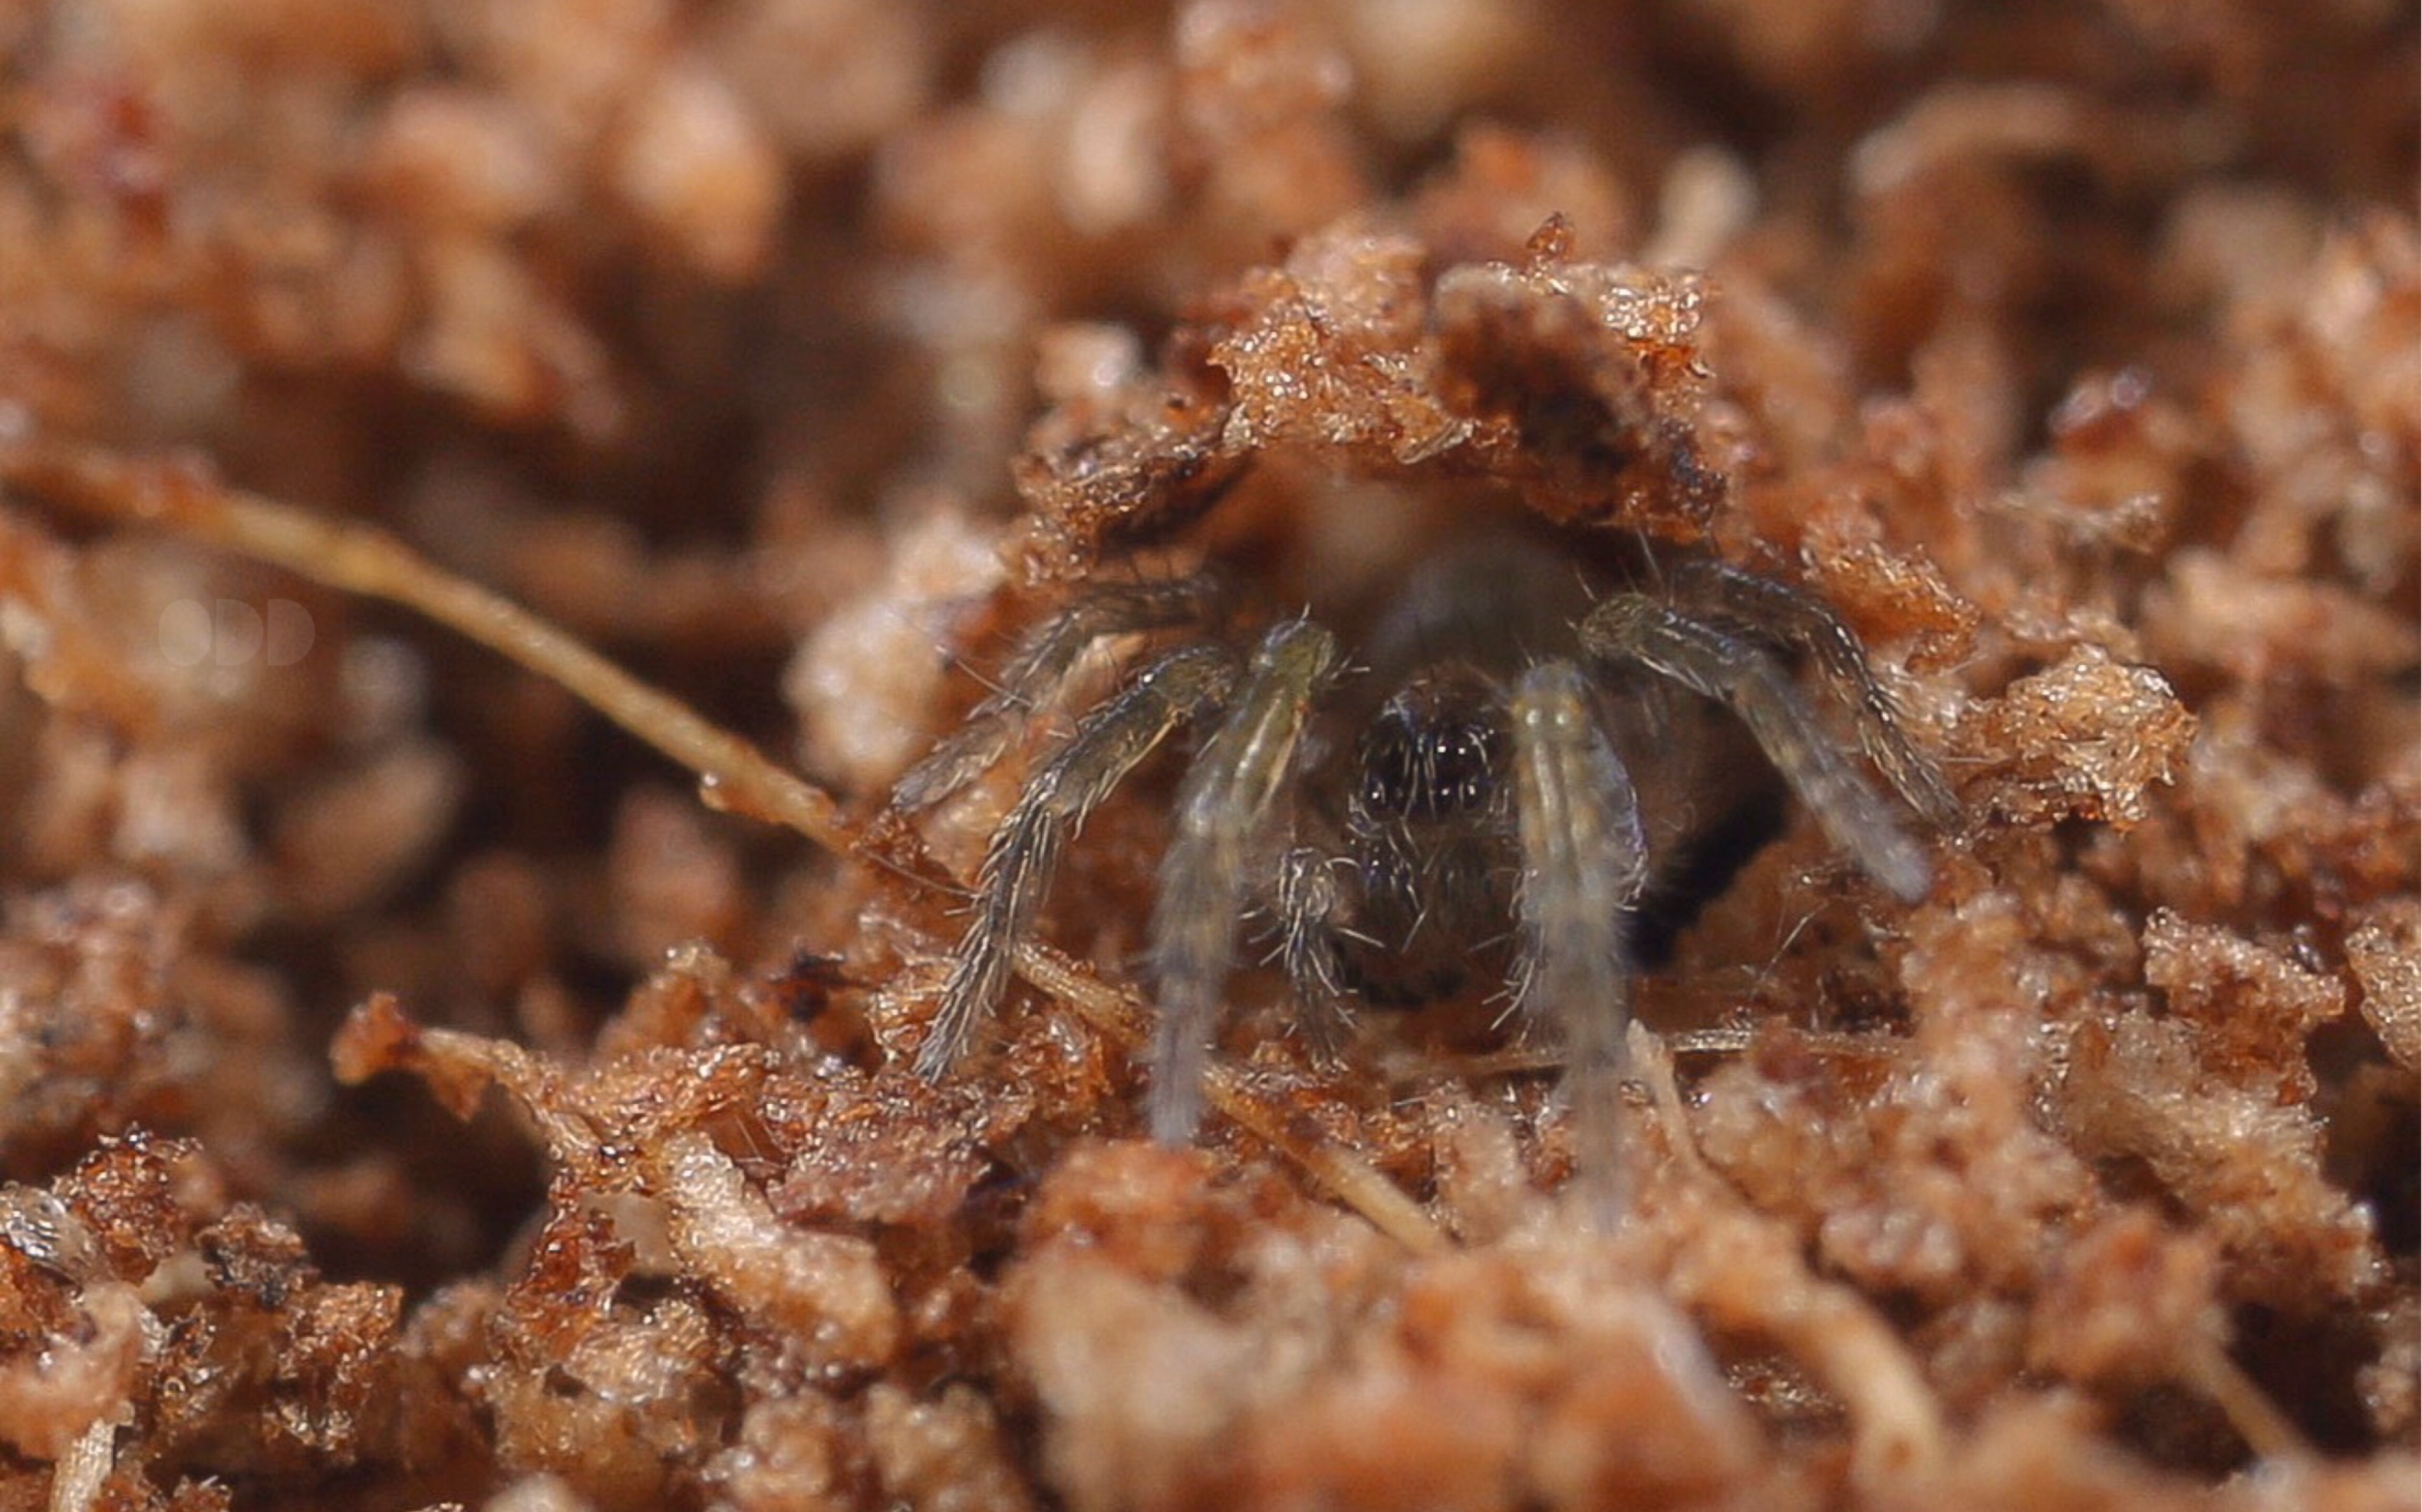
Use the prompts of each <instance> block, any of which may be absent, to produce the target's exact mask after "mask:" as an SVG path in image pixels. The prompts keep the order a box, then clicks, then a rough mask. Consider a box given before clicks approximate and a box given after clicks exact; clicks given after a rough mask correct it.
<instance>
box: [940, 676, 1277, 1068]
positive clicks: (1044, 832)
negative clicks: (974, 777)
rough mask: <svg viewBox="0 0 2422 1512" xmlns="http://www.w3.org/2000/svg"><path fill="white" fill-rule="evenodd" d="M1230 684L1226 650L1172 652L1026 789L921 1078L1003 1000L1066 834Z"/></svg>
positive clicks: (999, 838) (963, 948)
mask: <svg viewBox="0 0 2422 1512" xmlns="http://www.w3.org/2000/svg"><path fill="white" fill-rule="evenodd" d="M1235 685H1236V659H1235V656H1234V655H1233V654H1231V653H1230V652H1229V651H1228V650H1227V649H1226V648H1224V647H1221V646H1215V645H1194V646H1186V647H1181V648H1180V649H1178V650H1176V651H1172V652H1171V653H1169V654H1167V655H1165V656H1163V657H1161V658H1160V659H1159V660H1158V661H1156V662H1154V663H1153V664H1152V665H1151V666H1150V667H1148V668H1146V669H1144V670H1143V671H1142V672H1141V673H1140V674H1139V675H1138V676H1137V677H1136V679H1135V681H1134V682H1132V683H1130V684H1129V685H1127V686H1126V688H1125V689H1124V690H1123V691H1122V692H1120V693H1119V694H1117V695H1116V696H1115V697H1113V698H1112V699H1111V700H1110V701H1109V702H1107V703H1105V704H1103V705H1102V706H1101V707H1100V708H1099V709H1096V710H1095V711H1094V712H1093V713H1092V714H1090V715H1088V716H1086V717H1085V718H1084V720H1083V721H1082V722H1080V723H1079V724H1078V725H1077V731H1076V733H1074V734H1072V735H1070V736H1069V737H1068V740H1067V743H1066V744H1064V745H1062V747H1061V748H1059V749H1058V750H1057V751H1056V752H1054V753H1053V754H1052V756H1051V757H1050V759H1049V760H1048V761H1046V763H1045V764H1044V765H1043V769H1042V770H1041V771H1039V772H1037V773H1035V775H1034V777H1033V779H1032V780H1030V781H1029V782H1028V783H1027V785H1026V791H1025V792H1024V793H1022V794H1020V795H1019V796H1018V799H1017V802H1016V804H1015V805H1014V806H1013V807H1012V808H1011V809H1010V811H1009V816H1008V817H1007V818H1006V819H1004V820H1002V821H1001V826H1000V827H999V829H997V830H995V831H994V832H993V837H992V845H991V848H990V849H989V850H988V851H987V852H986V853H985V856H984V864H983V880H982V881H981V883H980V884H979V885H978V888H977V892H976V906H975V921H974V922H973V923H972V924H970V925H968V927H967V937H966V938H965V939H964V940H962V941H961V942H960V944H959V950H958V955H957V957H956V959H954V960H953V961H952V963H951V974H950V977H949V979H948V980H947V981H946V982H945V983H944V984H943V986H942V1005H941V1008H940V1010H939V1011H938V1012H936V1015H935V1016H934V1026H933V1028H932V1029H931V1030H930V1031H929V1032H927V1034H926V1036H925V1043H924V1045H923V1047H921V1048H920V1049H919V1050H918V1052H917V1071H918V1074H919V1075H920V1076H923V1077H925V1078H927V1079H934V1078H938V1077H940V1076H941V1075H942V1074H943V1073H945V1072H947V1071H948V1070H950V1068H951V1067H952V1065H954V1064H956V1063H957V1062H958V1059H959V1057H960V1055H961V1054H963V1053H964V1052H965V1051H966V1049H967V1037H968V1035H969V1033H970V1032H972V1031H973V1029H974V1027H975V1022H976V1020H977V1018H979V1017H980V1016H983V1015H985V1014H988V1013H990V1012H991V1011H992V1010H993V1008H994V1007H995V1006H996V1005H997V1004H998V1003H999V1001H1000V995H1001V991H1002V989H1003V988H1004V987H1006V986H1007V985H1008V984H1009V967H1010V957H1011V956H1012V955H1013V954H1014V953H1015V951H1016V949H1017V947H1018V945H1019V943H1020V942H1022V941H1024V940H1025V939H1026V938H1027V937H1029V936H1030V935H1031V934H1032V933H1033V932H1034V914H1035V910H1036V909H1037V908H1039V907H1040V906H1042V903H1043V897H1044V894H1045V893H1046V892H1047V891H1049V890H1050V888H1051V877H1052V874H1053V873H1055V872H1057V871H1058V870H1059V867H1060V853H1061V850H1062V846H1064V845H1065V844H1066V843H1067V839H1068V836H1069V834H1070V833H1071V832H1073V831H1074V830H1076V829H1077V827H1080V826H1082V825H1083V824H1084V822H1085V816H1086V815H1087V814H1090V813H1092V812H1093V810H1094V809H1095V808H1096V807H1098V806H1099V805H1100V803H1101V801H1102V800H1103V799H1104V798H1106V797H1108V796H1109V794H1110V790H1111V789H1112V788H1114V787H1116V786H1118V784H1119V782H1120V780H1122V779H1124V777H1125V776H1126V775H1127V773H1129V772H1131V771H1133V770H1134V769H1135V766H1136V764H1137V763H1139V762H1140V761H1142V760H1143V759H1144V758H1145V757H1146V756H1148V755H1150V754H1152V752H1153V750H1154V748H1156V747H1158V746H1159V745H1160V743H1161V742H1162V741H1164V740H1166V739H1168V738H1169V735H1170V733H1171V732H1172V731H1174V730H1175V729H1176V728H1177V727H1178V726H1179V725H1181V724H1183V723H1186V722H1187V721H1188V720H1190V719H1192V718H1194V717H1197V716H1198V715H1200V714H1202V713H1203V711H1205V710H1208V709H1213V708H1217V707H1219V705H1220V704H1221V703H1223V702H1224V701H1226V700H1227V698H1228V696H1229V694H1230V693H1231V692H1232V691H1234V689H1235Z"/></svg>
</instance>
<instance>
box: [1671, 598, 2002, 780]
mask: <svg viewBox="0 0 2422 1512" xmlns="http://www.w3.org/2000/svg"><path fill="white" fill-rule="evenodd" d="M1674 591H1675V597H1676V599H1677V600H1678V601H1679V602H1680V603H1682V604H1683V605H1685V606H1687V607H1688V608H1689V609H1690V610H1691V612H1693V613H1694V614H1700V615H1702V616H1703V617H1705V616H1714V617H1717V618H1720V619H1722V621H1724V622H1726V623H1728V624H1737V625H1738V626H1739V627H1740V629H1741V631H1742V633H1743V634H1745V635H1748V636H1751V637H1759V636H1766V637H1771V638H1775V639H1777V640H1780V641H1781V642H1782V643H1783V644H1785V645H1786V646H1789V647H1792V648H1794V649H1797V650H1798V651H1800V652H1801V654H1805V655H1806V656H1807V657H1808V658H1809V660H1810V661H1811V662H1812V663H1814V664H1815V666H1816V671H1817V674H1818V675H1819V676H1820V677H1822V678H1823V679H1824V681H1825V683H1826V684H1827V685H1829V686H1830V687H1831V688H1832V692H1833V696H1834V697H1835V698H1837V699H1839V700H1840V701H1841V702H1842V703H1843V705H1844V706H1845V707H1846V708H1848V710H1849V712H1850V717H1851V722H1852V725H1853V728H1854V729H1855V731H1856V732H1857V735H1858V740H1859V745H1860V746H1861V748H1864V750H1865V751H1866V753H1867V758H1868V760H1870V761H1872V762H1874V763H1875V764H1876V769H1877V770H1878V771H1880V772H1882V773H1883V774H1884V780H1886V781H1888V782H1890V783H1891V784H1892V785H1893V789H1894V791H1895V792H1896V793H1898V794H1899V795H1901V797H1902V799H1903V800H1904V801H1905V802H1907V803H1908V804H1909V806H1910V807H1911V809H1913V810H1915V811H1917V814H1918V816H1919V817H1920V818H1922V819H1924V820H1925V821H1926V822H1927V824H1929V825H1932V826H1934V827H1937V828H1949V827H1951V826H1952V825H1953V824H1954V823H1956V822H1957V821H1958V817H1959V800H1958V798H1956V797H1954V796H1952V795H1951V789H1950V787H1949V785H1948V784H1946V783H1945V782H1944V781H1943V780H1942V772H1941V771H1940V770H1938V769H1937V768H1936V766H1935V764H1934V763H1933V761H1932V760H1931V759H1929V758H1928V757H1927V754H1926V753H1925V752H1924V751H1922V750H1920V749H1918V748H1917V746H1916V745H1915V744H1914V743H1913V742H1912V741H1911V739H1910V738H1909V732H1908V731H1907V730H1905V729H1903V728H1902V725H1901V718H1900V711H1899V710H1898V709H1896V708H1895V707H1894V705H1893V699H1892V695H1891V694H1890V693H1889V692H1887V691H1885V688H1884V685H1882V684H1881V683H1879V682H1878V681H1877V680H1876V672H1875V669H1874V668H1872V667H1870V666H1868V665H1867V654H1866V652H1865V650H1864V648H1862V647H1861V646H1860V644H1859V638H1858V636H1857V635H1855V634H1854V633H1852V631H1851V629H1850V627H1849V626H1848V625H1847V624H1844V623H1843V622H1842V617H1841V616H1840V615H1838V614H1835V613H1834V612H1833V610H1832V606H1829V605H1828V604H1826V603H1825V602H1824V600H1822V599H1819V598H1817V597H1816V595H1814V594H1812V593H1810V592H1808V591H1806V590H1805V589H1800V588H1794V587H1792V586H1791V585H1790V584H1788V583H1779V582H1776V581H1775V580H1774V579H1772V578H1770V577H1760V576H1758V575H1756V574H1754V573H1745V572H1742V571H1741V570H1740V569H1739V568H1738V567H1732V566H1727V565H1725V564H1724V563H1722V562H1720V561H1708V560H1695V561H1691V562H1689V563H1687V564H1685V565H1684V566H1683V567H1681V568H1680V569H1679V570H1678V571H1676V572H1675V575H1674Z"/></svg>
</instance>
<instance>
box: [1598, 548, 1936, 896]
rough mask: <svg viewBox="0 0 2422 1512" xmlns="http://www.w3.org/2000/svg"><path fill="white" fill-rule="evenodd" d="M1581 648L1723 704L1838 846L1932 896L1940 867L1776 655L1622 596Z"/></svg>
mask: <svg viewBox="0 0 2422 1512" xmlns="http://www.w3.org/2000/svg"><path fill="white" fill-rule="evenodd" d="M1581 646H1582V649H1583V650H1585V651H1587V652H1588V653H1589V654H1590V655H1591V656H1592V657H1593V658H1594V659H1596V660H1597V661H1599V662H1603V663H1606V664H1608V665H1610V666H1619V665H1621V664H1623V663H1626V662H1634V663H1638V664H1639V665H1640V666H1643V667H1645V668H1647V669H1649V670H1651V671H1653V672H1655V673H1657V674H1658V675H1659V676H1661V677H1666V678H1670V679H1672V680H1673V681H1674V682H1675V683H1678V684H1680V685H1682V686H1684V687H1687V688H1689V689H1691V691H1692V692H1694V693H1699V694H1703V695H1705V696H1706V697H1708V698H1713V699H1719V700H1722V701H1723V702H1724V703H1725V704H1726V705H1727V706H1728V707H1730V708H1731V709H1732V711H1733V713H1734V714H1735V715H1737V716H1738V717H1739V718H1740V721H1741V722H1742V723H1743V724H1745V725H1747V726H1748V727H1749V731H1750V733H1751V734H1752V735H1754V736H1755V737H1756V739H1757V743H1758V745H1759V747H1760V748H1762V749H1764V750H1765V752H1766V755H1767V759H1768V760H1769V761H1771V762H1772V763H1774V766H1775V770H1777V771H1779V772H1781V773H1782V774H1783V779H1784V780H1785V781H1786V782H1788V783H1790V784H1791V790H1792V791H1793V792H1794V793H1796V794H1798V795H1799V797H1800V801H1801V803H1803V804H1805V805H1807V807H1808V811H1809V812H1811V813H1813V814H1815V815H1816V822H1817V824H1819V825H1820V826H1822V827H1824V830H1825V833H1826V836H1827V837H1828V838H1829V839H1831V840H1832V843H1833V844H1834V846H1835V847H1836V848H1838V849H1840V850H1841V851H1843V852H1845V853H1846V854H1848V856H1850V857H1851V858H1853V859H1855V860H1856V861H1857V862H1858V863H1859V865H1860V867H1861V868H1863V869H1864V871H1865V872H1866V874H1868V875H1869V876H1871V877H1874V878H1875V879H1876V880H1877V881H1878V882H1879V883H1880V884H1882V886H1883V887H1884V888H1885V890H1888V891H1890V892H1891V893H1892V894H1893V895H1894V896H1895V897H1896V898H1899V899H1900V900H1901V901H1902V902H1904V903H1915V902H1916V901H1918V900H1919V899H1920V898H1923V897H1925V896H1926V890H1927V887H1928V886H1929V885H1930V883H1931V880H1932V875H1933V872H1932V868H1931V867H1930V866H1929V865H1928V864H1927V858H1926V852H1925V851H1924V849H1922V848H1921V847H1920V846H1919V845H1918V843H1917V842H1915V841H1914V840H1912V839H1911V838H1910V835H1909V832H1908V831H1907V830H1906V829H1904V828H1903V827H1901V823H1900V820H1899V818H1898V816H1897V815H1896V814H1895V812H1894V810H1893V805H1892V804H1891V802H1890V801H1889V800H1887V799H1886V798H1885V797H1884V796H1883V795H1882V794H1880V793H1879V792H1878V791H1877V790H1876V789H1875V788H1874V786H1872V785H1871V784H1870V783H1869V782H1868V781H1867V780H1866V779H1865V778H1864V777H1861V776H1860V775H1859V773H1858V770H1857V768H1855V767H1853V766H1852V765H1851V764H1850V762H1849V759H1848V757H1847V756H1845V755H1844V754H1843V752H1842V750H1841V748H1840V747H1838V746H1836V745H1835V744H1834V743H1833V741H1832V738H1831V737H1829V736H1828V735H1827V734H1826V733H1825V732H1824V730H1823V729H1822V728H1820V727H1819V726H1818V725H1817V723H1816V718H1815V717H1814V716H1813V715H1811V714H1810V713H1809V710H1808V705H1807V702H1806V701H1804V700H1802V699H1801V696H1800V690H1799V689H1798V688H1796V687H1794V686H1793V685H1792V684H1791V679H1790V677H1789V676H1788V675H1787V674H1786V673H1785V671H1784V669H1783V667H1782V665H1781V664H1780V663H1778V662H1777V661H1776V660H1775V659H1774V657H1773V655H1772V654H1769V653H1768V652H1767V651H1766V650H1765V649H1763V648H1762V647H1760V646H1758V645H1756V644H1755V643H1754V642H1753V641H1751V640H1749V639H1747V638H1744V637H1742V636H1740V635H1738V634H1736V633H1734V632H1732V631H1728V630H1724V629H1720V628H1718V627H1717V626H1715V625H1711V624H1708V623H1706V622H1702V621H1699V620H1694V619H1691V618H1690V617H1689V616H1687V615H1683V614H1678V613H1676V612H1675V611H1674V610H1672V609H1670V608H1668V607H1666V606H1664V605H1662V604H1660V603H1659V602H1658V601H1657V600H1655V599H1652V598H1649V597H1647V596H1645V595H1643V594H1640V593H1617V594H1615V595H1613V596H1612V597H1610V598H1608V599H1605V600H1604V601H1602V602H1601V603H1600V604H1599V605H1598V606H1597V607H1596V608H1595V609H1593V610H1591V611H1590V614H1589V617H1588V618H1587V619H1585V620H1583V621H1582V622H1581Z"/></svg>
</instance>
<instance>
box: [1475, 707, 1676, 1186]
mask: <svg viewBox="0 0 2422 1512" xmlns="http://www.w3.org/2000/svg"><path fill="white" fill-rule="evenodd" d="M1508 713H1509V715H1510V720H1509V722H1510V724H1511V726H1512V730H1513V748H1514V764H1513V773H1512V776H1513V784H1514V807H1515V814H1516V824H1517V840H1518V843H1519V845H1520V847H1521V857H1522V869H1521V880H1520V884H1519V887H1518V890H1517V892H1516V900H1515V901H1516V912H1517V913H1518V916H1519V919H1520V922H1521V926H1522V954H1521V959H1520V962H1519V964H1518V967H1517V970H1516V976H1517V980H1518V981H1519V982H1520V984H1521V987H1520V992H1521V997H1520V1000H1519V1007H1520V1010H1521V1012H1522V1014H1523V1015H1524V1016H1526V1017H1531V1018H1537V1017H1540V1016H1553V1018H1554V1019H1555V1021H1556V1022H1557V1023H1558V1024H1559V1025H1560V1026H1561V1028H1562V1030H1563V1032H1564V1039H1565V1057H1566V1068H1565V1096H1566V1098H1567V1099H1568V1101H1569V1103H1570V1106H1571V1108H1572V1116H1573V1124H1574V1129H1575V1141H1576V1144H1577V1147H1578V1148H1579V1150H1580V1151H1581V1156H1580V1161H1581V1167H1582V1170H1583V1173H1584V1177H1583V1179H1584V1180H1586V1181H1589V1182H1590V1183H1591V1184H1592V1185H1593V1186H1594V1187H1595V1188H1596V1192H1595V1193H1594V1195H1595V1197H1596V1199H1597V1200H1596V1207H1597V1209H1598V1212H1597V1215H1596V1216H1597V1217H1598V1218H1600V1219H1601V1220H1604V1221H1612V1220H1614V1219H1615V1218H1618V1217H1620V1206H1621V1202H1620V1197H1621V1193H1620V1190H1619V1186H1618V1184H1617V1181H1616V1178H1615V1170H1614V1165H1613V1161H1614V1158H1615V1157H1614V1151H1615V1148H1616V1137H1617V1133H1618V1127H1619V1120H1620V1117H1621V1107H1622V1085H1621V1083H1622V1076H1623V1066H1624V1043H1625V1041H1624V1034H1625V1030H1626V1027H1627V1026H1628V1024H1629V1022H1630V1019H1631V962H1630V953H1629V949H1628V938H1627V936H1628V927H1629V920H1630V910H1631V906H1632V905H1633V903H1634V902H1635V901H1637V899H1638V898H1639V896H1640V893H1641V890H1642V889H1643V887H1645V886H1646V884H1647V879H1648V840H1647V835H1646V833H1645V830H1644V829H1643V826H1642V824H1641V819H1640V799H1639V795H1638V794H1637V793H1636V792H1635V791H1634V790H1633V787H1632V784H1631V779H1630V776H1629V775H1628V773H1626V772H1625V771H1624V769H1623V762H1622V760H1621V758H1620V757H1618V756H1617V755H1616V754H1615V751H1614V747H1613V744H1612V742H1611V741H1610V740H1609V739H1608V738H1607V733H1606V730H1605V728H1604V726H1603V725H1602V724H1601V723H1600V721H1599V719H1598V716H1597V710H1596V699H1595V695H1594V690H1593V689H1592V687H1591V685H1590V683H1589V681H1588V679H1587V678H1585V677H1584V676H1583V675H1582V673H1581V669H1579V668H1577V667H1575V666H1574V665H1573V664H1572V663H1570V662H1565V661H1553V662H1542V663H1540V664H1539V665H1537V666H1534V667H1533V668H1531V669H1528V670H1527V671H1525V672H1524V673H1523V674H1522V678H1521V681H1520V682H1519V683H1518V685H1516V687H1515V691H1514V696H1513V699H1512V701H1511V702H1510V704H1509V708H1508Z"/></svg>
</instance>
